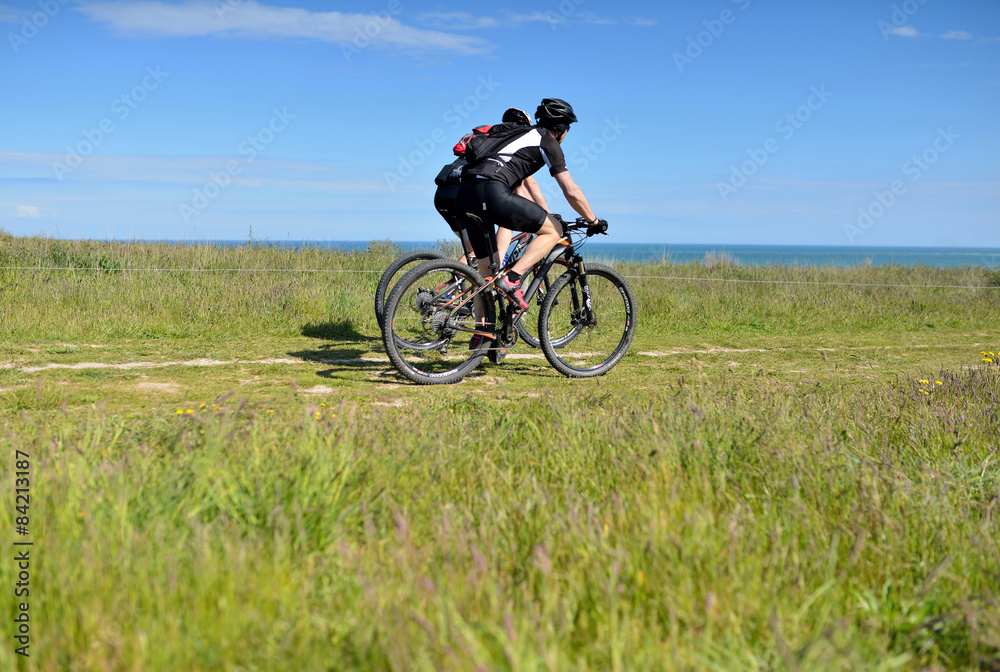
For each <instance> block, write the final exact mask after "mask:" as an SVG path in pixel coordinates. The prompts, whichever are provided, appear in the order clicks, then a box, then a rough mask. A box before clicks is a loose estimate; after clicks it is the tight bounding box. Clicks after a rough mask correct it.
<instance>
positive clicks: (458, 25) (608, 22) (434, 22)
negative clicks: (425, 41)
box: [417, 10, 657, 30]
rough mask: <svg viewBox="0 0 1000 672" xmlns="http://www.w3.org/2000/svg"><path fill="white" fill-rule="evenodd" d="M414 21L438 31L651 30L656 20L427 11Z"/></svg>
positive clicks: (569, 15) (581, 15)
mask: <svg viewBox="0 0 1000 672" xmlns="http://www.w3.org/2000/svg"><path fill="white" fill-rule="evenodd" d="M417 20H418V21H419V22H420V23H421V24H423V25H425V26H429V27H432V28H438V29H440V30H475V29H480V28H515V27H517V26H519V25H521V24H524V23H549V24H551V25H553V26H554V25H562V24H565V23H569V22H570V21H573V20H579V21H582V22H583V23H589V24H593V25H601V26H615V25H628V26H642V27H650V26H655V25H657V21H656V19H645V18H642V17H630V18H626V19H609V18H606V17H602V16H598V15H596V14H594V13H593V12H588V11H583V12H578V13H575V14H561V13H559V12H555V11H551V10H550V11H548V12H540V11H536V12H531V13H529V14H518V13H516V12H511V11H509V10H500V14H499V18H497V17H493V16H475V15H474V14H470V13H469V12H428V13H426V14H421V15H420V16H418V17H417Z"/></svg>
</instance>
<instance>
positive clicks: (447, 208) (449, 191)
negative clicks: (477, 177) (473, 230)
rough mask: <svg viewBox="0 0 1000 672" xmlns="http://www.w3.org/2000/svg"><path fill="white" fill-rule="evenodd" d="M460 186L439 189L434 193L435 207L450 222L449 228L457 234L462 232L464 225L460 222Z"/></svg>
mask: <svg viewBox="0 0 1000 672" xmlns="http://www.w3.org/2000/svg"><path fill="white" fill-rule="evenodd" d="M457 203H458V185H457V184H456V185H455V186H453V187H438V188H437V191H435V192H434V207H435V208H436V209H437V211H438V212H439V213H440V214H441V216H442V217H444V221H446V222H448V226H450V227H451V230H452V231H454V232H455V233H458V232H460V231H461V230H462V224H461V222H459V220H458V205H457Z"/></svg>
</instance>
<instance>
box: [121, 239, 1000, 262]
mask: <svg viewBox="0 0 1000 672" xmlns="http://www.w3.org/2000/svg"><path fill="white" fill-rule="evenodd" d="M441 241H447V242H449V243H450V242H451V239H447V238H442V239H441ZM116 242H163V243H170V244H180V245H219V246H223V247H235V246H239V245H247V244H250V245H255V246H266V245H274V246H276V247H283V248H290V249H295V248H302V247H309V248H313V247H316V248H321V249H331V250H344V251H360V250H364V249H367V248H368V247H369V246H370V245H372V244H373V243H380V242H389V243H393V244H396V245H398V246H399V248H400V249H401V250H402V251H403V252H411V251H414V250H419V249H432V250H434V249H440V243H439V242H438V241H426V240H425V241H420V240H391V239H382V240H302V241H291V240H283V241H277V240H267V239H263V240H256V239H247V240H161V241H153V240H142V241H139V240H134V241H116ZM454 242H455V243H456V244H457V243H458V240H457V239H456V240H455V241H454ZM582 252H583V255H584V257H585V258H590V259H602V260H608V261H618V262H665V263H667V262H669V263H674V264H680V263H692V262H695V261H701V262H703V263H714V264H717V263H720V262H722V263H732V264H737V265H744V266H772V265H778V266H797V267H809V266H834V267H854V266H863V265H872V266H887V265H893V264H896V265H899V266H928V267H935V268H955V267H963V266H975V267H984V268H1000V248H991V247H960V246H954V247H950V246H879V245H870V246H863V247H862V246H855V245H770V244H729V243H620V242H613V243H612V242H600V241H595V240H590V241H588V242H587V243H586V244H585V245H584V246H583V248H582Z"/></svg>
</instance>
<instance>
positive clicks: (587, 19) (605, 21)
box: [580, 12, 658, 28]
mask: <svg viewBox="0 0 1000 672" xmlns="http://www.w3.org/2000/svg"><path fill="white" fill-rule="evenodd" d="M580 18H581V19H582V20H583V22H584V23H590V24H593V25H598V26H618V25H624V26H639V27H642V28H651V27H653V26H656V25H657V24H658V22H657V20H656V19H646V18H643V17H640V16H632V17H628V18H624V19H609V18H607V17H604V16H598V15H596V14H594V13H593V12H580Z"/></svg>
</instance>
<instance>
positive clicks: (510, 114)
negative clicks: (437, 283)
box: [434, 107, 548, 263]
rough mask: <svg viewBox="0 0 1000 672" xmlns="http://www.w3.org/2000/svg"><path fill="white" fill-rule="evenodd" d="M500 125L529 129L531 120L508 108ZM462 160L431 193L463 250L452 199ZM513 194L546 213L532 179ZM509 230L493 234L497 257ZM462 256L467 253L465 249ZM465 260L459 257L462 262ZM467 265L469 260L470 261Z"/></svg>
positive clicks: (507, 242)
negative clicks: (531, 202)
mask: <svg viewBox="0 0 1000 672" xmlns="http://www.w3.org/2000/svg"><path fill="white" fill-rule="evenodd" d="M501 123H504V124H518V125H519V126H531V118H530V117H529V116H528V113H527V112H525V111H524V110H519V109H518V108H516V107H511V108H508V109H507V111H506V112H504V113H503V119H502V120H501ZM465 165H466V163H465V160H464V159H462V158H459V159H458V160H457V161H455V162H454V163H452V164H450V166H451V167H452V169H451V171H450V173H451V174H450V175H449V179H448V181H447V182H446V183H445V184H444V185H442V186H439V187H438V188H437V191H435V192H434V207H435V209H436V210H437V211H438V213H439V214H440V215H441V216H442V217H443V218H444V220H445V221H446V222H448V226H450V227H451V230H452V231H454V232H455V234H456V235H457V236H458V237H459V238H462V239H463V240H462V243H463V247H465V246H466V245H465V242H466V241H465V238H464V236H463V232H464V229H465V226H464V224H463V223H462V220H461V218H460V217H459V216H458V215H459V213H458V207H457V205H456V200H457V198H458V187H459V184H460V183H461V175H462V171H463V170H464V168H465ZM514 193H516V194H517V195H519V196H522V197H524V198H526V199H528V200H530V201H533V202H535V203H536V204H538V205H539V206H541V207H542V208H543V209H545V210H548V204H547V203H546V202H545V196H543V195H542V190H541V189H539V188H538V183H537V182H535V178H533V177H527V178H525V179H524V180H523V181H522V182H521V183H520V184H518V185H517V187H516V188H515V189H514ZM473 235H474V236H475V237H476V238H480V237H482V234H480V233H479V232H478V231H473ZM512 235H513V234H512V233H511V230H510V229H505V228H500V229H499V230H498V231H497V249H498V250H499V252H500V254H503V253H505V252H506V250H507V247H508V246H509V245H510V239H511V237H512ZM465 251H466V253H468V252H470V250H468V249H466V250H465ZM465 260H466V259H465V257H463V258H462V261H463V262H464V261H465ZM470 263H471V261H470Z"/></svg>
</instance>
